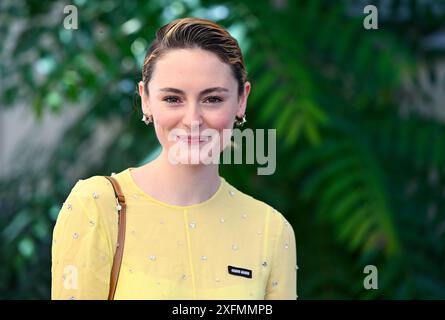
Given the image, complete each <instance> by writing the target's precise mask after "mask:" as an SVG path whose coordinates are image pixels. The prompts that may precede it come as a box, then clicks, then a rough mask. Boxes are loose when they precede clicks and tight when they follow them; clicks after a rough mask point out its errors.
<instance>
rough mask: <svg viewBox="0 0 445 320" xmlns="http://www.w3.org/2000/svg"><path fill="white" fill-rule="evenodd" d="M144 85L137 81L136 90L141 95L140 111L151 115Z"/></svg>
mask: <svg viewBox="0 0 445 320" xmlns="http://www.w3.org/2000/svg"><path fill="white" fill-rule="evenodd" d="M144 87H145V86H144V82H143V81H139V83H138V90H139V96H140V97H141V106H142V112H143V113H144V114H146V115H147V116H148V115H151V110H150V107H149V105H148V94H147V92H146V91H145V88H144Z"/></svg>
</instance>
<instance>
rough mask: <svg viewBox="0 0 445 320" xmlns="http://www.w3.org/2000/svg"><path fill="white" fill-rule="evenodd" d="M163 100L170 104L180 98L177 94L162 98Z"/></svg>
mask: <svg viewBox="0 0 445 320" xmlns="http://www.w3.org/2000/svg"><path fill="white" fill-rule="evenodd" d="M162 101H165V102H167V103H168V104H175V103H178V102H179V98H178V97H175V96H168V97H165V98H164V99H162Z"/></svg>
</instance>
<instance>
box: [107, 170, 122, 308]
mask: <svg viewBox="0 0 445 320" xmlns="http://www.w3.org/2000/svg"><path fill="white" fill-rule="evenodd" d="M105 178H107V179H108V180H109V181H110V182H111V184H112V185H113V189H114V195H115V196H116V201H117V207H116V208H117V210H118V215H119V223H118V228H119V231H118V235H117V247H116V253H115V254H114V259H113V266H112V268H111V276H110V291H109V293H108V300H113V299H114V293H115V292H116V286H117V280H118V279H119V271H120V269H121V263H122V256H123V253H124V243H125V213H126V209H127V206H126V204H125V197H124V194H123V193H122V190H121V188H120V185H119V183H118V182H117V180H116V179H115V178H113V177H110V176H105Z"/></svg>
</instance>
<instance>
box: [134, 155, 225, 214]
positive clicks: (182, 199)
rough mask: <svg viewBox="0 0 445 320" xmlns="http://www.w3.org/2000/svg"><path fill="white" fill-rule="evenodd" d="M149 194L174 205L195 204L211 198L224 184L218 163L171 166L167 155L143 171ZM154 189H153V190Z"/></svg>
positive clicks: (160, 156)
mask: <svg viewBox="0 0 445 320" xmlns="http://www.w3.org/2000/svg"><path fill="white" fill-rule="evenodd" d="M141 171H142V176H143V179H144V180H146V181H147V183H146V184H145V186H146V187H147V191H148V192H149V193H150V194H151V195H153V196H154V197H155V198H157V199H159V200H160V201H163V202H166V203H170V204H173V205H181V206H187V205H193V204H196V203H200V202H203V201H205V200H207V199H209V198H210V197H211V196H212V195H213V194H214V193H215V192H216V191H217V190H218V187H219V184H220V178H219V166H218V164H213V163H211V164H208V165H203V164H196V165H184V164H179V165H178V164H176V165H175V164H171V163H170V162H169V161H168V158H167V155H166V154H165V153H164V152H161V154H160V155H159V156H158V157H157V158H156V159H155V160H153V161H151V162H149V163H147V164H146V165H144V166H143V167H142V168H141ZM150 186H151V187H150Z"/></svg>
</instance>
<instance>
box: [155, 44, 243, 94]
mask: <svg viewBox="0 0 445 320" xmlns="http://www.w3.org/2000/svg"><path fill="white" fill-rule="evenodd" d="M150 84H152V85H153V86H154V87H164V86H170V87H176V88H182V89H184V90H187V88H190V89H192V88H201V87H213V86H225V87H227V88H228V89H230V90H232V89H233V86H235V87H236V80H235V78H234V76H233V74H232V70H231V68H230V66H229V65H228V64H227V63H224V62H222V61H221V60H220V59H219V58H218V56H217V55H216V54H214V53H213V52H210V51H207V50H202V49H196V48H194V49H173V50H170V51H168V52H167V53H165V54H164V55H162V56H161V57H160V58H159V59H158V60H157V61H156V65H155V68H154V71H153V75H152V79H151V81H150Z"/></svg>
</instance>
